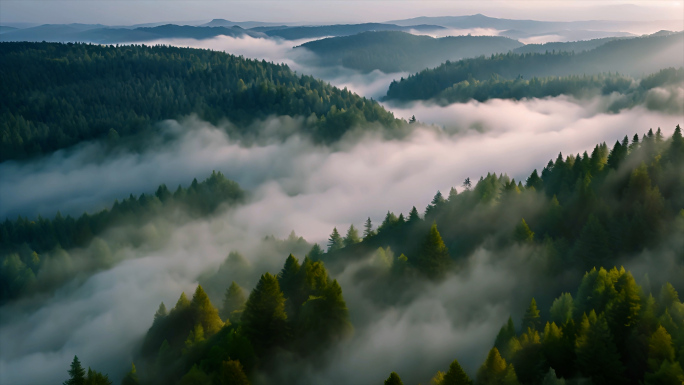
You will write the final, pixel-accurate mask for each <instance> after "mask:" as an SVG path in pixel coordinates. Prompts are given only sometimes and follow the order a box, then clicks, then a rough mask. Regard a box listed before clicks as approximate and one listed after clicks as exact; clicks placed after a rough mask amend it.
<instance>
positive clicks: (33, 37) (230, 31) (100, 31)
mask: <svg viewBox="0 0 684 385" xmlns="http://www.w3.org/2000/svg"><path fill="white" fill-rule="evenodd" d="M219 35H224V36H234V37H236V36H253V37H265V35H263V34H261V33H259V32H254V31H249V30H246V29H243V28H240V27H230V28H227V27H193V26H188V25H175V24H165V25H160V26H157V27H140V28H134V29H130V28H110V27H104V28H102V26H97V27H93V28H87V29H86V28H77V27H74V25H72V24H70V25H44V26H40V27H35V28H28V29H22V30H16V31H11V32H7V33H3V34H2V35H1V36H0V41H47V42H88V43H98V44H114V43H130V42H144V41H151V40H158V39H172V38H191V39H208V38H212V37H216V36H219Z"/></svg>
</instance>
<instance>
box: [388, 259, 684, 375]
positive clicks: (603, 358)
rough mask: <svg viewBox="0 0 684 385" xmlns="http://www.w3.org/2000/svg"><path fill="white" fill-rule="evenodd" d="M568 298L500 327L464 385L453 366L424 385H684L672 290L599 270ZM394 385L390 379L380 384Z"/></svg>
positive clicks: (681, 334) (682, 333)
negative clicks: (485, 354)
mask: <svg viewBox="0 0 684 385" xmlns="http://www.w3.org/2000/svg"><path fill="white" fill-rule="evenodd" d="M575 293H576V294H575V296H574V297H573V295H571V294H570V293H563V294H562V295H561V296H559V297H558V298H556V299H555V300H554V301H553V304H552V305H551V307H550V308H549V310H548V311H541V310H540V309H539V308H538V307H537V304H536V301H535V300H534V298H533V299H532V301H531V303H530V306H529V307H528V309H527V311H526V312H525V316H524V318H523V319H522V321H521V323H520V327H516V325H515V323H514V322H513V320H512V319H511V318H509V319H508V322H507V323H506V324H504V326H503V327H502V328H501V331H500V332H499V334H498V335H497V337H496V341H495V342H494V347H493V348H492V349H491V350H490V352H489V354H488V355H487V358H486V360H485V361H484V363H483V364H482V366H481V367H480V368H479V370H478V371H477V373H474V374H473V376H472V378H471V377H470V376H468V374H466V372H465V371H464V370H463V368H462V367H461V365H460V364H459V362H458V359H456V360H454V361H453V362H452V363H451V365H450V366H449V368H448V370H446V371H445V372H441V371H440V372H438V373H437V374H436V375H435V376H434V378H433V379H432V381H431V385H471V384H473V383H474V384H477V385H516V384H543V385H561V384H587V383H590V384H595V385H603V384H635V385H636V384H643V385H651V384H653V385H655V384H662V385H665V384H671V385H679V384H681V383H683V382H684V370H682V367H684V304H683V303H682V302H681V300H680V299H679V294H678V293H677V291H676V290H675V289H674V287H672V285H670V284H669V283H666V284H664V285H663V286H662V287H661V288H660V290H656V291H653V292H652V291H651V290H650V288H643V287H641V286H639V285H638V284H637V283H636V281H635V280H634V277H633V276H632V274H631V273H630V272H628V271H625V270H624V269H617V268H612V269H610V270H606V269H604V268H600V269H592V270H591V271H589V272H587V273H586V274H585V275H584V278H583V279H582V281H581V283H580V285H579V287H578V288H577V291H576V292H575ZM399 372H400V370H399ZM401 383H402V382H401V378H400V377H399V375H398V374H397V373H394V372H393V373H392V374H391V375H390V376H389V377H388V379H387V380H386V381H385V385H397V384H401Z"/></svg>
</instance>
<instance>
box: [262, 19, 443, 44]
mask: <svg viewBox="0 0 684 385" xmlns="http://www.w3.org/2000/svg"><path fill="white" fill-rule="evenodd" d="M442 29H444V27H440V26H437V25H427V24H419V25H409V26H398V25H394V24H381V23H364V24H336V25H321V26H303V27H288V28H278V29H275V30H271V31H266V34H267V35H268V36H273V37H280V38H283V39H286V40H298V39H310V38H316V37H327V36H348V35H355V34H357V33H361V32H367V31H411V30H415V31H437V30H442Z"/></svg>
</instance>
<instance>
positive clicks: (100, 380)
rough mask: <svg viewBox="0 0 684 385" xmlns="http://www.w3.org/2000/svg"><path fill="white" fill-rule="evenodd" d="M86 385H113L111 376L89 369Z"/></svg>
mask: <svg viewBox="0 0 684 385" xmlns="http://www.w3.org/2000/svg"><path fill="white" fill-rule="evenodd" d="M85 385H112V381H111V380H110V379H109V376H108V375H106V374H102V373H100V372H97V371H95V370H92V369H90V368H88V375H87V376H86V380H85Z"/></svg>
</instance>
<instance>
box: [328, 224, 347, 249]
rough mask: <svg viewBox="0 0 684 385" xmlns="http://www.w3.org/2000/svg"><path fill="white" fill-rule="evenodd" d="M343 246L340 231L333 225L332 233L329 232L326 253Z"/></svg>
mask: <svg viewBox="0 0 684 385" xmlns="http://www.w3.org/2000/svg"><path fill="white" fill-rule="evenodd" d="M343 247H344V241H343V240H342V236H341V235H340V232H339V231H337V227H335V228H333V232H332V234H330V238H328V253H330V252H333V251H337V250H340V249H342V248H343Z"/></svg>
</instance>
